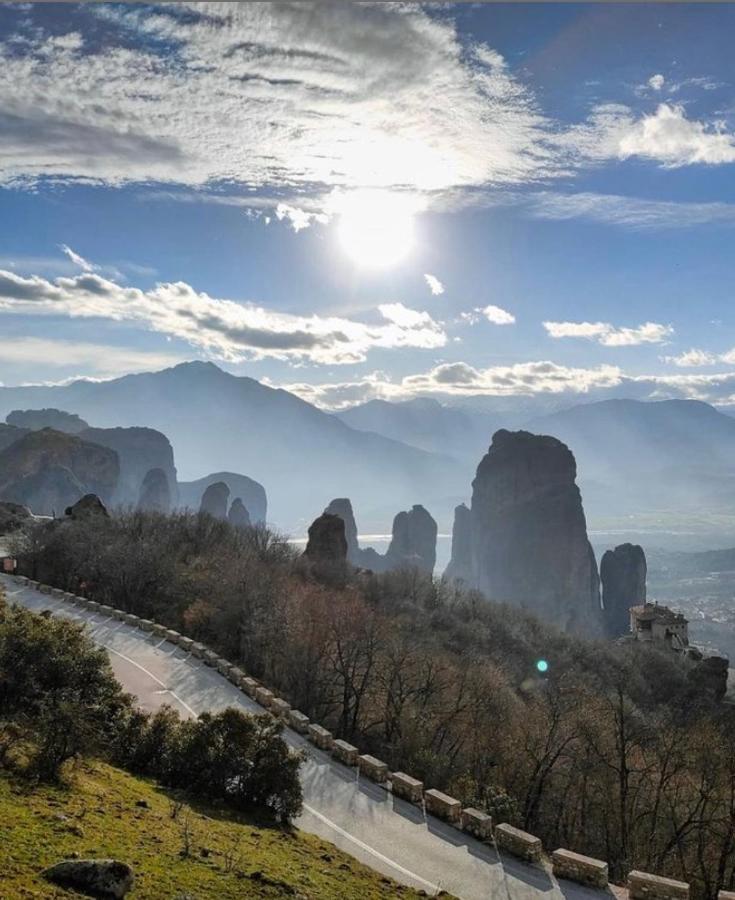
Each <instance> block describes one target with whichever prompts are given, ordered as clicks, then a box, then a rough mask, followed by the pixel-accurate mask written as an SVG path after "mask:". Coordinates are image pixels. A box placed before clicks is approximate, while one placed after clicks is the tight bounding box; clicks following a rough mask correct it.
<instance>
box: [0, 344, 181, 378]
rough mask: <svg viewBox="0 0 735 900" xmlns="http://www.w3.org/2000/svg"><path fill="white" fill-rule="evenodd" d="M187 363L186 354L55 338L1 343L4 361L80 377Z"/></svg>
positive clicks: (0, 349)
mask: <svg viewBox="0 0 735 900" xmlns="http://www.w3.org/2000/svg"><path fill="white" fill-rule="evenodd" d="M183 360H184V357H183V356H182V355H177V354H174V353H160V352H157V351H146V350H140V349H137V348H133V347H121V346H117V345H114V344H94V343H86V342H82V341H67V340H56V339H53V338H38V337H15V338H13V340H12V341H3V342H2V343H0V362H3V363H12V364H13V365H16V366H42V367H43V368H51V369H66V370H68V369H71V370H73V371H74V372H75V373H77V374H78V373H79V372H83V371H86V372H87V373H93V374H96V375H107V376H114V375H122V374H125V373H127V372H144V371H150V370H151V369H158V368H165V367H166V366H173V365H176V363H179V362H183Z"/></svg>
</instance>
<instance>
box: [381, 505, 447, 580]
mask: <svg viewBox="0 0 735 900" xmlns="http://www.w3.org/2000/svg"><path fill="white" fill-rule="evenodd" d="M436 535H437V527H436V522H435V521H434V519H433V518H432V516H431V515H430V514H429V513H428V512H427V511H426V510H425V509H424V507H423V506H420V505H416V506H414V507H413V508H412V509H410V510H409V511H408V512H399V513H398V515H397V516H396V517H395V519H393V537H392V539H391V542H390V545H389V547H388V552H387V553H386V555H385V559H386V564H387V568H388V569H398V568H403V567H404V566H414V567H416V568H417V569H420V570H421V571H422V572H426V573H428V574H429V575H431V573H432V572H433V571H434V565H435V564H436Z"/></svg>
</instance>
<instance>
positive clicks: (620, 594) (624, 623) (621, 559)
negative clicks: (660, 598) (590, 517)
mask: <svg viewBox="0 0 735 900" xmlns="http://www.w3.org/2000/svg"><path fill="white" fill-rule="evenodd" d="M646 572H647V566H646V554H645V553H644V552H643V548H642V547H639V546H638V544H620V545H619V546H617V547H616V548H615V549H614V550H608V551H606V553H605V554H604V556H603V557H602V560H601V562H600V580H601V581H602V605H603V607H604V617H605V633H606V634H607V636H608V637H611V638H618V637H621V636H622V635H624V634H628V632H629V631H630V612H629V610H630V607H631V606H642V605H643V604H644V603H645V602H646Z"/></svg>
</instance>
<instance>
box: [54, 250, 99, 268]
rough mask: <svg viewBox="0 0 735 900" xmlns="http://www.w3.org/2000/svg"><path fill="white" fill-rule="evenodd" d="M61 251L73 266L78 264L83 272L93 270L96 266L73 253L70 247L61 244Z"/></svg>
mask: <svg viewBox="0 0 735 900" xmlns="http://www.w3.org/2000/svg"><path fill="white" fill-rule="evenodd" d="M61 251H62V253H64V255H65V256H67V257H68V258H69V259H70V260H71V261H72V263H74V265H75V266H78V267H79V268H80V269H81V270H82V271H83V272H93V271H94V270H95V269H96V268H97V267H96V266H94V265H92V263H91V262H88V261H87V260H86V259H85V258H84V257H83V256H80V255H79V254H78V253H75V252H74V251H73V250H72V249H71V247H68V246H67V245H66V244H61Z"/></svg>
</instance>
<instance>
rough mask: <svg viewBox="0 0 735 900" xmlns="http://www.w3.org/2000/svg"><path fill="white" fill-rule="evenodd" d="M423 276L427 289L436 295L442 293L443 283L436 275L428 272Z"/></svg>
mask: <svg viewBox="0 0 735 900" xmlns="http://www.w3.org/2000/svg"><path fill="white" fill-rule="evenodd" d="M424 278H425V279H426V283H427V284H428V285H429V290H430V291H431V293H432V294H433V295H434V296H435V297H438V296H439V294H443V293H444V285H443V284H442V283H441V281H439V279H438V278H437V277H436V275H430V274H429V273H428V272H427V273H425V274H424Z"/></svg>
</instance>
